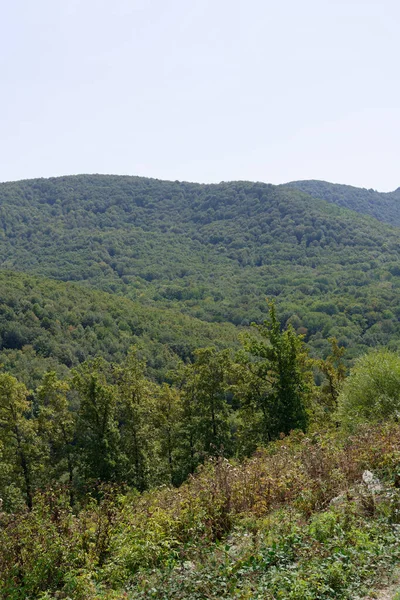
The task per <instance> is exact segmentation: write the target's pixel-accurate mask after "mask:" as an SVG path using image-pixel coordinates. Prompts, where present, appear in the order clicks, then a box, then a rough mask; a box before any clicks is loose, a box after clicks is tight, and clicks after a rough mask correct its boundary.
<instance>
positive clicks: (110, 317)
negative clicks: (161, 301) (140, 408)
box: [0, 270, 237, 386]
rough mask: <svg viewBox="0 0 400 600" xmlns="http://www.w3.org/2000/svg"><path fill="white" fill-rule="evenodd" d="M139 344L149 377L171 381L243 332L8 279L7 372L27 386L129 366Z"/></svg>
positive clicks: (15, 276) (0, 278)
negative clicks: (83, 366) (198, 355)
mask: <svg viewBox="0 0 400 600" xmlns="http://www.w3.org/2000/svg"><path fill="white" fill-rule="evenodd" d="M133 344H136V345H137V346H138V349H139V350H140V354H141V356H143V357H144V358H146V360H147V367H148V371H149V373H150V374H151V375H152V376H153V377H154V378H155V379H158V380H163V379H165V378H166V375H167V372H168V370H169V369H172V368H174V367H176V366H177V364H178V363H179V362H180V361H188V360H190V359H192V358H193V356H194V351H195V350H196V349H197V348H201V347H204V346H209V345H210V344H214V345H215V346H217V347H218V348H224V347H230V346H234V345H235V344H237V331H236V329H235V327H234V326H233V325H230V324H228V323H225V324H222V323H221V324H212V325H211V324H210V323H206V322H203V321H200V320H199V319H196V318H195V317H191V316H189V315H184V314H182V313H181V312H179V311H178V310H176V309H174V308H163V307H157V306H144V305H143V304H141V303H139V302H137V301H136V302H134V301H132V300H130V299H128V298H123V297H119V296H114V295H112V294H109V293H105V292H99V291H96V290H91V289H88V288H85V287H82V286H79V285H77V284H76V283H64V282H57V281H54V280H50V279H46V278H43V277H32V276H29V275H25V274H23V273H15V272H12V271H7V270H4V271H0V364H1V365H2V367H3V370H6V371H7V372H10V373H13V374H15V375H17V376H18V377H19V378H20V379H21V381H23V382H24V383H25V384H26V385H28V386H35V385H37V384H38V382H39V381H40V379H41V378H42V375H43V373H44V372H45V371H49V370H56V372H57V373H58V374H59V375H65V374H66V373H67V371H68V369H69V368H71V367H73V366H77V365H78V364H80V363H82V362H83V361H85V360H87V359H89V358H94V357H103V358H105V359H107V360H114V361H117V362H121V361H122V360H123V358H124V357H125V356H126V353H127V351H128V348H129V347H130V346H132V345H133Z"/></svg>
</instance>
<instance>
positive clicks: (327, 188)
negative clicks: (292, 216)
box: [284, 180, 400, 227]
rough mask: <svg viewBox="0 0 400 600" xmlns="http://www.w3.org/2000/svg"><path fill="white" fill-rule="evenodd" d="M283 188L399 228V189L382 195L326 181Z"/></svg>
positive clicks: (287, 185)
mask: <svg viewBox="0 0 400 600" xmlns="http://www.w3.org/2000/svg"><path fill="white" fill-rule="evenodd" d="M284 187H289V188H293V189H297V190H300V191H302V192H305V193H306V194H308V195H310V196H312V197H313V198H321V199H322V200H326V201H327V202H332V203H333V204H337V205H338V206H342V207H344V208H350V209H351V210H354V211H356V212H358V213H360V214H362V215H370V216H371V217H374V218H375V219H378V221H382V222H383V223H390V224H391V225H396V226H397V227H399V226H400V188H397V190H395V191H394V192H388V193H382V192H377V191H376V190H366V189H364V188H357V187H353V186H351V185H341V184H336V183H328V182H327V181H317V180H311V181H291V182H290V183H287V184H285V186H284Z"/></svg>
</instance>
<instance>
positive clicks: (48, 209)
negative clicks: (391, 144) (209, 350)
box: [0, 175, 400, 379]
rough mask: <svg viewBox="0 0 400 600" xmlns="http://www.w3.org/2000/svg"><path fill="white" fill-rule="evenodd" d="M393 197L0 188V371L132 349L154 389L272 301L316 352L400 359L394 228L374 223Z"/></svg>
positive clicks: (67, 184)
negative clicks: (382, 350) (373, 351)
mask: <svg viewBox="0 0 400 600" xmlns="http://www.w3.org/2000/svg"><path fill="white" fill-rule="evenodd" d="M296 187H297V188H300V189H295V188H296ZM305 192H307V193H305ZM399 199H400V192H399V191H397V192H393V193H392V194H378V193H377V192H373V191H367V190H358V189H357V188H351V187H349V186H333V185H332V184H326V183H324V182H299V183H293V184H288V185H286V186H273V185H267V184H263V183H248V182H232V183H221V184H218V185H200V184H192V183H181V182H166V181H159V180H155V179H145V178H139V177H119V176H105V175H80V176H73V177H60V178H53V179H37V180H30V181H21V182H16V183H3V184H0V256H1V259H2V260H1V264H0V268H1V269H2V270H3V274H2V275H1V277H0V335H1V344H2V355H1V356H0V360H1V361H2V362H3V363H4V364H5V365H6V366H7V368H10V369H11V370H12V369H14V371H18V370H19V369H21V370H22V371H23V370H24V369H25V367H24V366H23V365H22V363H23V362H24V361H25V363H26V362H27V361H28V362H29V364H30V365H33V364H34V360H33V358H35V360H37V361H39V363H41V366H40V367H39V366H38V367H37V368H38V370H42V366H43V364H44V363H43V360H45V361H47V362H48V363H49V364H50V363H51V362H52V361H55V362H56V363H57V365H65V366H66V367H69V366H71V365H74V364H77V363H78V362H81V361H82V360H84V358H87V357H88V356H91V355H95V354H102V355H104V356H105V357H106V358H107V359H111V358H112V359H113V360H119V359H120V358H121V357H122V356H123V355H124V354H125V353H126V349H127V347H128V346H129V345H130V344H131V343H132V342H136V343H138V342H140V343H142V344H143V345H144V347H145V348H146V350H145V352H144V355H145V356H146V357H147V358H148V359H149V360H150V363H151V364H150V368H154V373H155V375H156V376H157V377H158V378H161V379H162V378H163V377H164V375H165V372H166V369H167V368H168V365H170V364H171V361H172V363H173V362H174V360H175V358H177V359H179V358H182V359H183V360H187V359H188V358H191V353H192V352H193V350H194V348H196V347H200V346H205V345H210V344H211V345H217V346H219V347H228V346H232V345H235V338H236V334H235V330H234V328H233V327H232V324H234V325H241V326H248V325H249V324H250V323H251V322H253V321H255V322H261V321H263V319H264V318H265V316H266V314H267V303H266V301H265V299H266V298H267V297H268V298H270V299H272V298H274V299H276V302H277V309H278V315H279V318H280V320H281V323H282V325H283V326H284V325H286V323H288V322H290V323H291V324H292V325H293V327H294V328H295V330H296V331H297V332H298V333H302V334H304V335H305V341H306V342H307V343H308V345H309V347H310V348H311V351H312V353H313V354H314V355H317V356H323V357H324V356H326V355H327V354H328V352H329V347H330V346H329V343H328V341H327V338H328V337H330V336H335V337H336V338H337V339H338V342H339V344H340V345H345V346H347V348H348V351H347V356H348V357H349V358H350V359H351V358H352V357H354V356H355V355H357V354H359V353H360V352H361V351H363V350H365V349H366V347H368V346H377V345H381V344H385V345H389V347H391V348H392V349H398V348H399V347H400V326H399V316H400V306H399V305H398V301H397V298H398V288H399V286H400V240H399V235H398V229H397V228H396V227H393V226H390V225H388V224H387V223H383V222H380V221H378V220H377V219H375V218H373V216H375V217H379V218H380V219H382V220H386V221H390V222H391V223H392V224H399V223H400V211H399ZM338 204H339V205H341V206H337V205H338ZM343 206H344V207H347V208H343ZM349 208H351V209H352V210H349ZM355 211H357V212H355ZM359 213H365V214H359ZM371 215H372V216H371ZM10 271H14V272H15V271H19V272H26V273H27V274H29V277H27V276H26V275H23V274H20V275H18V274H12V273H10ZM32 276H35V277H37V276H40V279H36V278H32ZM45 278H51V279H58V280H62V281H60V282H59V283H57V282H54V281H50V280H49V279H47V280H46V279H45ZM69 282H76V283H77V284H76V285H72V284H71V283H69ZM83 286H85V287H83ZM90 288H91V289H90ZM96 290H97V291H96ZM110 294H112V295H110ZM123 297H124V298H123ZM210 323H212V324H210ZM215 323H218V324H220V325H219V326H218V327H217V326H216V325H215ZM29 353H30V354H29ZM174 356H175V358H174ZM24 357H25V358H24ZM27 357H28V358H29V360H28V358H27ZM171 357H172V358H171ZM21 361H22V362H21ZM157 361H158V362H157ZM39 363H38V364H39ZM46 364H47V363H46ZM18 365H19V366H18ZM27 377H28V375H27ZM30 377H34V374H32V373H31V374H30Z"/></svg>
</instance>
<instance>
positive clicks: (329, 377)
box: [315, 337, 346, 410]
mask: <svg viewBox="0 0 400 600" xmlns="http://www.w3.org/2000/svg"><path fill="white" fill-rule="evenodd" d="M328 341H329V342H330V344H331V353H330V354H329V355H328V356H327V357H326V359H325V360H316V361H315V364H316V366H317V367H318V368H319V369H320V370H321V371H322V373H323V374H324V375H325V377H326V383H325V385H323V386H322V390H321V391H322V394H323V396H324V398H325V399H326V400H327V404H328V407H329V408H330V409H331V410H333V409H335V408H337V399H338V396H339V393H340V390H341V387H342V385H343V382H344V380H345V376H346V366H345V364H344V362H343V356H344V354H345V352H346V348H345V347H344V346H339V344H338V341H337V339H336V338H335V337H331V338H328Z"/></svg>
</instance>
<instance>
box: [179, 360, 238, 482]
mask: <svg viewBox="0 0 400 600" xmlns="http://www.w3.org/2000/svg"><path fill="white" fill-rule="evenodd" d="M229 368H230V359H229V352H228V351H222V352H218V351H217V350H216V349H215V348H203V349H201V350H197V351H196V352H195V361H194V363H193V364H190V365H187V366H185V367H184V369H183V371H182V373H181V378H180V388H181V391H182V403H183V418H182V432H183V438H184V440H185V442H184V443H185V444H186V452H187V458H188V461H189V471H190V472H193V470H194V468H195V467H196V466H197V464H198V463H199V462H200V461H201V460H202V459H203V458H204V457H205V456H209V455H217V454H220V453H221V452H223V453H224V454H229V453H230V450H231V421H230V417H231V413H232V409H231V406H230V405H229V403H228V397H227V373H228V371H229Z"/></svg>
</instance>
